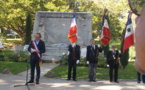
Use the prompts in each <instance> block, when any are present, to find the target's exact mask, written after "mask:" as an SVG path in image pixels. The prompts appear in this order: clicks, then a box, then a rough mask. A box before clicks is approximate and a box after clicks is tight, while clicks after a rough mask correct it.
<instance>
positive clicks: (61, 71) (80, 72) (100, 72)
mask: <svg viewBox="0 0 145 90" xmlns="http://www.w3.org/2000/svg"><path fill="white" fill-rule="evenodd" d="M67 70H68V66H60V65H59V66H57V67H55V68H53V69H52V71H53V72H54V77H57V78H67ZM96 76H97V79H109V69H108V68H97V73H96ZM118 76H119V79H136V70H135V68H134V65H133V63H129V64H128V66H127V67H126V70H121V69H119V74H118ZM77 78H78V79H88V67H85V66H78V67H77Z"/></svg>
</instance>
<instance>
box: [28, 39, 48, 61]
mask: <svg viewBox="0 0 145 90" xmlns="http://www.w3.org/2000/svg"><path fill="white" fill-rule="evenodd" d="M32 44H33V43H32V41H31V42H30V44H29V47H28V51H29V52H30V51H31V48H33V49H34V47H33V45H32ZM38 49H39V53H40V56H42V53H45V43H44V42H43V41H42V40H40V41H39V43H38ZM30 58H31V59H37V58H38V56H37V55H36V53H35V52H34V53H31V56H30Z"/></svg>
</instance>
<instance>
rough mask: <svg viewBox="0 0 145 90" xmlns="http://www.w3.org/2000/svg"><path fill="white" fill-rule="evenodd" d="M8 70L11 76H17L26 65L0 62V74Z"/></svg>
mask: <svg viewBox="0 0 145 90" xmlns="http://www.w3.org/2000/svg"><path fill="white" fill-rule="evenodd" d="M5 68H7V69H9V70H10V72H11V73H12V74H18V73H21V72H23V71H25V70H26V69H27V66H26V63H21V62H5V61H0V72H2V71H3V69H5Z"/></svg>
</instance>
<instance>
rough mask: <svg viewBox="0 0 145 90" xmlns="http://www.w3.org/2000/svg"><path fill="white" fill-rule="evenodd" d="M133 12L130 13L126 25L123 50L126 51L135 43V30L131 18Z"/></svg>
mask: <svg viewBox="0 0 145 90" xmlns="http://www.w3.org/2000/svg"><path fill="white" fill-rule="evenodd" d="M131 15H132V13H129V15H128V21H127V25H126V31H125V36H124V45H123V52H125V51H126V49H128V48H129V47H130V46H132V45H134V31H133V26H132V20H131Z"/></svg>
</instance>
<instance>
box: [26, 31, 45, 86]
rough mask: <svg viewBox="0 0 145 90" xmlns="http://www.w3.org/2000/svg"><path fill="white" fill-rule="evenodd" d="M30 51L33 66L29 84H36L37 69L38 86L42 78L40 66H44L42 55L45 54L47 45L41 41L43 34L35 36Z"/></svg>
mask: <svg viewBox="0 0 145 90" xmlns="http://www.w3.org/2000/svg"><path fill="white" fill-rule="evenodd" d="M28 51H29V52H30V53H31V56H30V65H31V78H30V81H29V82H28V83H34V75H35V74H34V73H35V67H36V71H37V74H36V84H39V78H40V66H41V65H42V53H45V43H44V42H43V41H42V40H41V34H40V33H36V34H35V40H32V41H31V42H30V44H29V47H28Z"/></svg>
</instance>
